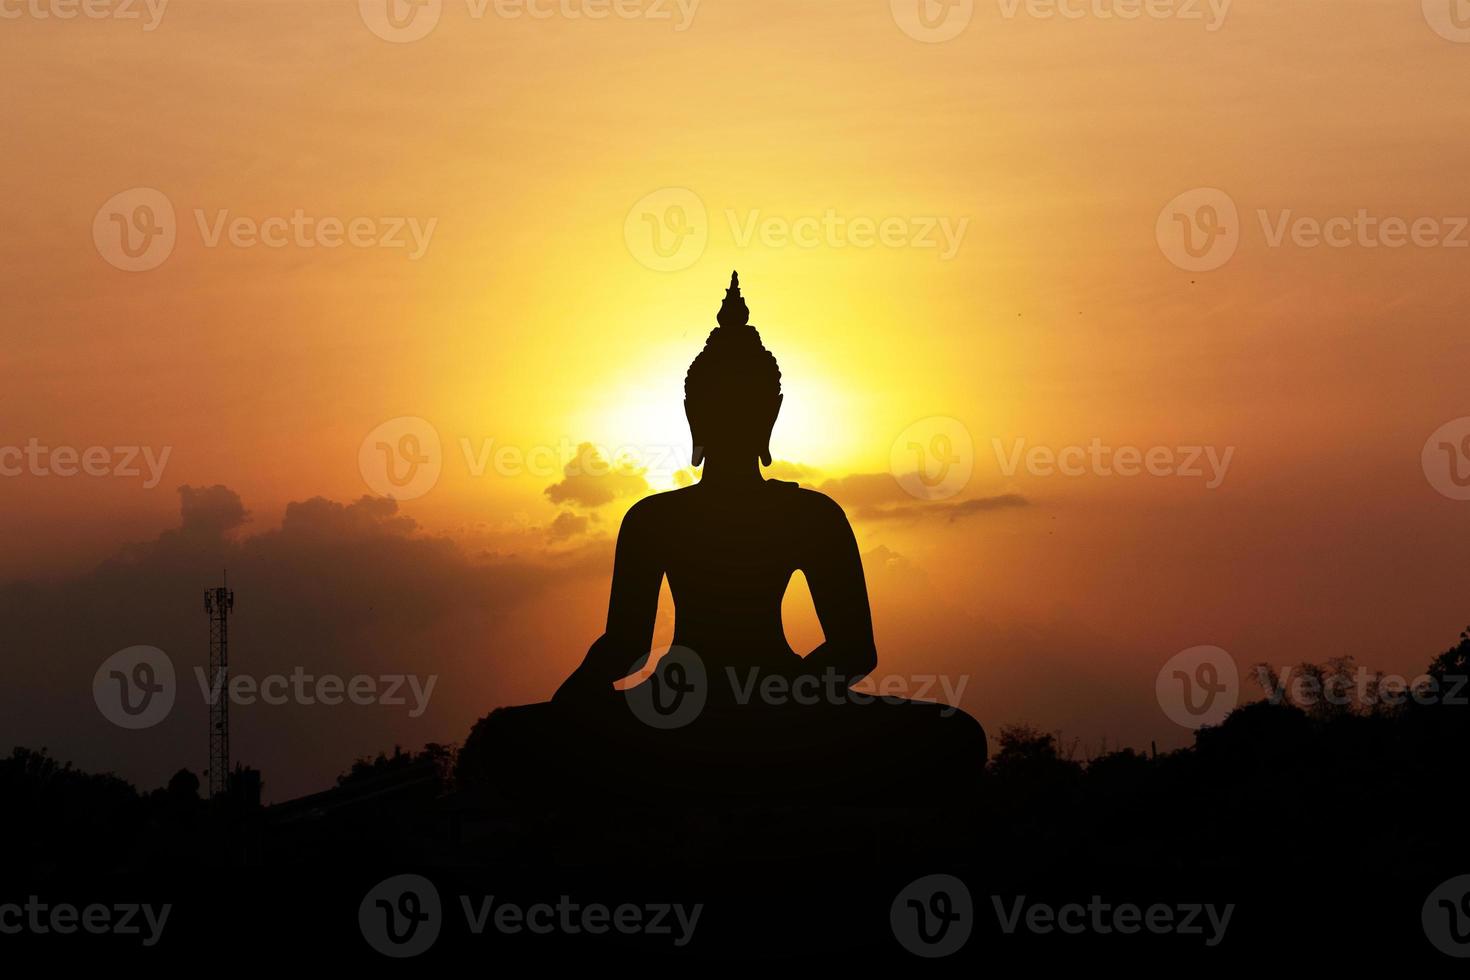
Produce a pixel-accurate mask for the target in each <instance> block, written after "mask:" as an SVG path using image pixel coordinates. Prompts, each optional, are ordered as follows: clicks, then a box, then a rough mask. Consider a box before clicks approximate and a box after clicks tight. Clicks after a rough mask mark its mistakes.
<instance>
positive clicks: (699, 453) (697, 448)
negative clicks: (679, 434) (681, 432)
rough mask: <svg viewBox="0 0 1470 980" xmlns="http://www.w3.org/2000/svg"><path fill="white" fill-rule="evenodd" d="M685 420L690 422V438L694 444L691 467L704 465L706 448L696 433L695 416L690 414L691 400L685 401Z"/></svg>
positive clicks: (690, 456) (690, 459)
mask: <svg viewBox="0 0 1470 980" xmlns="http://www.w3.org/2000/svg"><path fill="white" fill-rule="evenodd" d="M684 418H685V419H686V420H687V421H688V422H689V438H690V439H691V440H692V441H693V442H694V451H693V452H691V453H690V454H689V465H690V466H700V465H702V464H703V463H704V446H703V445H702V444H701V443H702V440H701V439H700V438H699V433H698V432H695V431H694V416H693V415H691V414H690V412H689V399H687V398H686V399H684Z"/></svg>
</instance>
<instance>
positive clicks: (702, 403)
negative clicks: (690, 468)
mask: <svg viewBox="0 0 1470 980" xmlns="http://www.w3.org/2000/svg"><path fill="white" fill-rule="evenodd" d="M781 398H782V396H781V395H780V394H779V393H776V394H770V393H764V394H762V393H757V392H746V393H745V394H744V397H743V398H729V399H718V400H717V399H715V398H713V397H705V394H704V393H700V394H699V395H697V396H696V395H693V394H691V396H690V397H686V398H685V399H684V417H685V418H687V419H688V420H689V437H690V439H691V440H692V441H693V443H694V453H693V456H692V458H691V462H692V463H693V465H695V466H699V465H700V464H702V463H703V462H704V461H705V459H706V458H710V457H714V458H718V459H721V460H725V459H729V460H731V461H738V460H746V459H752V458H756V459H759V460H760V461H761V463H762V464H763V465H765V466H770V465H771V430H772V429H773V428H775V425H776V416H777V415H779V414H780V412H781Z"/></svg>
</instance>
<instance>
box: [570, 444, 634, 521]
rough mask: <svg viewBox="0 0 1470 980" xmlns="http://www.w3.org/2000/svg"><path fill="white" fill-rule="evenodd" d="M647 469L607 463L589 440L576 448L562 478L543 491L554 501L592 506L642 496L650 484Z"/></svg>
mask: <svg viewBox="0 0 1470 980" xmlns="http://www.w3.org/2000/svg"><path fill="white" fill-rule="evenodd" d="M646 472H647V471H646V470H644V469H642V468H639V467H636V466H631V465H627V464H622V463H618V464H613V463H609V462H608V461H607V459H606V458H605V457H604V456H603V455H602V453H601V452H599V451H598V450H597V447H595V446H593V445H592V443H590V442H584V443H582V444H581V445H580V446H578V447H577V455H576V458H574V459H573V460H572V461H571V462H570V463H568V464H567V465H566V467H565V468H564V470H563V479H562V480H561V482H559V483H553V484H552V485H551V486H549V487H547V488H546V490H545V493H546V496H547V497H549V498H550V499H551V502H552V503H553V504H570V505H572V506H574V507H582V508H586V509H591V508H594V507H602V506H604V505H606V504H610V503H612V502H613V501H614V500H616V499H618V498H620V497H641V496H643V495H644V494H646V493H648V492H649V490H650V487H649V485H648V481H647V480H646V479H645V478H644V475H645V473H646Z"/></svg>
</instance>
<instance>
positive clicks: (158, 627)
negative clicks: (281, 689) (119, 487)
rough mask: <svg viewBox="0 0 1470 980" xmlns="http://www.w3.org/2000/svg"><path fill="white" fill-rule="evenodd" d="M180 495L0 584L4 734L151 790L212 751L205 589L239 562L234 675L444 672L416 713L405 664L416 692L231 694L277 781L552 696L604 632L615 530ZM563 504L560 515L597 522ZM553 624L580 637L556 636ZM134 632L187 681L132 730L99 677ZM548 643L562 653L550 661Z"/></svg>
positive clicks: (256, 759) (457, 732)
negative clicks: (64, 572)
mask: <svg viewBox="0 0 1470 980" xmlns="http://www.w3.org/2000/svg"><path fill="white" fill-rule="evenodd" d="M179 502H180V518H179V524H178V526H176V527H174V528H172V529H169V530H166V531H164V532H162V533H161V534H159V535H158V536H157V537H156V538H155V539H154V540H152V541H146V542H141V543H136V544H132V545H129V546H127V547H124V548H122V549H119V550H118V551H117V552H116V553H115V554H114V555H113V556H112V557H111V558H109V559H107V560H106V561H104V562H102V563H101V564H100V565H98V566H97V567H95V568H94V569H92V570H90V571H88V572H85V573H82V574H78V575H74V576H72V577H70V578H63V579H60V580H55V581H45V582H42V581H20V582H13V583H9V584H6V585H0V622H3V623H4V624H5V626H4V631H3V633H0V657H3V662H4V663H5V664H6V676H5V683H4V684H0V749H8V748H9V747H10V746H11V745H28V746H32V747H40V746H42V745H48V746H50V748H51V749H52V751H53V753H54V754H56V755H57V756H59V757H61V758H67V759H72V760H73V761H75V762H76V763H77V764H78V765H81V766H83V767H85V768H88V769H93V770H107V769H111V770H114V771H117V772H118V773H120V774H121V775H123V776H124V777H126V778H128V779H130V780H133V781H134V782H136V783H137V784H139V785H140V786H142V787H144V788H151V787H152V786H156V785H160V784H161V783H162V782H163V781H165V780H166V779H167V778H168V776H169V775H170V774H172V773H173V772H174V771H175V770H177V769H178V768H180V767H181V766H183V767H187V768H190V769H193V770H195V771H198V770H200V769H202V768H203V767H204V765H205V761H206V759H207V751H206V749H207V746H206V743H205V733H206V731H207V721H206V719H207V714H208V705H207V701H206V700H205V696H204V693H203V692H202V691H201V689H200V684H199V680H198V674H197V672H198V671H202V670H203V669H204V667H205V665H206V663H207V655H208V650H207V645H206V639H207V635H208V634H207V632H206V621H205V614H204V610H203V603H202V599H203V593H204V590H205V589H206V588H210V587H213V586H216V585H218V584H219V583H220V581H221V575H222V573H223V572H224V571H225V570H226V569H228V574H229V585H230V588H232V589H234V590H235V593H236V605H235V617H234V621H233V622H232V623H231V630H230V636H231V641H232V651H231V665H232V672H233V673H234V674H235V675H236V676H240V677H250V678H254V679H255V680H256V681H259V680H261V679H262V678H265V677H268V676H271V675H283V676H285V677H288V678H289V677H290V676H292V674H293V673H302V674H305V675H307V676H309V677H321V676H322V675H335V676H338V677H341V678H344V679H351V678H353V677H356V676H365V677H370V678H375V679H376V678H382V677H386V676H389V675H402V676H404V677H414V678H417V679H418V681H419V683H420V684H421V685H422V684H427V683H428V682H429V680H428V679H429V678H431V677H434V678H437V680H436V681H435V682H434V683H435V687H434V688H433V689H432V691H431V695H430V699H429V706H428V710H427V711H426V712H424V713H423V714H422V715H421V716H420V717H418V718H413V717H410V716H409V713H408V712H409V708H410V706H411V705H412V696H411V695H410V694H408V691H409V688H408V682H407V681H405V682H403V687H402V688H401V689H400V693H401V694H405V695H407V697H408V700H409V705H404V706H393V705H385V704H369V705H363V704H353V703H350V702H344V703H341V704H337V705H327V704H322V703H320V702H318V703H315V704H300V703H296V701H295V699H294V698H292V699H291V701H290V703H287V704H284V705H268V704H263V703H260V702H257V703H255V704H252V705H246V706H241V707H239V708H238V709H237V708H235V707H234V705H232V710H231V722H232V727H233V731H232V737H233V742H234V747H235V750H236V755H237V757H238V758H239V759H240V760H242V761H244V762H246V763H247V764H250V765H253V766H257V767H259V768H260V769H261V770H262V772H263V774H264V778H265V782H266V794H267V797H268V798H271V799H283V798H288V797H290V796H294V795H299V794H301V793H304V792H309V791H312V790H315V789H319V788H321V787H322V786H325V785H328V784H330V782H331V780H332V778H333V777H334V776H335V775H336V774H337V773H338V772H339V771H341V770H342V769H343V768H344V767H345V766H347V765H349V764H350V763H351V762H352V760H353V759H354V758H356V757H357V756H359V755H361V754H363V753H367V752H375V751H378V750H380V749H384V748H389V747H391V746H392V745H393V744H395V743H399V744H403V745H417V744H422V743H423V742H425V741H429V740H443V741H452V740H456V739H460V738H462V737H463V736H464V733H465V732H467V731H468V729H469V726H470V724H471V723H472V722H473V721H474V720H475V718H477V717H479V716H480V715H482V714H484V713H485V712H487V711H489V710H490V709H491V708H493V707H495V706H496V704H498V703H506V702H507V701H515V700H521V701H524V700H535V699H537V697H538V696H539V697H544V696H545V694H546V693H548V692H549V690H550V688H551V685H552V683H554V682H553V680H552V677H553V676H554V675H556V674H557V673H558V672H561V671H563V670H565V669H566V668H567V664H566V663H565V662H564V661H567V660H572V659H575V657H576V656H577V655H578V649H577V648H578V647H579V646H580V647H581V648H583V649H585V646H586V645H587V644H588V643H590V642H591V640H592V639H594V638H595V637H596V635H597V630H598V625H597V623H596V622H595V620H596V609H595V604H594V603H591V602H588V601H586V598H585V597H584V595H583V593H585V594H586V595H587V596H590V595H591V594H592V593H593V592H594V591H600V590H601V589H604V588H605V576H606V574H607V572H608V571H609V570H610V567H611V554H610V549H611V546H610V544H609V543H608V542H606V541H605V540H594V541H591V542H587V543H585V544H582V545H573V546H571V547H567V548H563V549H561V550H559V551H549V550H546V548H545V542H546V534H547V531H546V529H545V528H544V527H539V528H538V527H534V526H531V527H528V528H525V529H523V530H521V531H518V532H502V533H501V535H500V537H498V538H494V539H491V538H484V539H483V540H484V541H485V542H486V543H487V544H493V545H494V546H495V547H493V548H492V547H487V548H484V549H475V550H473V551H472V550H471V549H470V548H467V547H466V546H465V545H463V544H461V543H460V542H458V541H456V540H453V539H450V538H447V537H442V536H437V535H432V534H427V533H425V532H424V531H423V530H422V529H421V528H420V527H419V526H418V525H417V523H416V522H415V521H414V520H413V519H412V518H410V517H408V516H406V515H404V514H402V513H401V512H400V511H399V509H398V504H397V503H396V502H395V501H393V500H389V499H385V498H376V497H363V498H361V499H359V500H356V501H352V502H348V503H343V502H339V501H333V500H327V499H324V498H320V497H316V498H312V499H310V500H304V501H297V502H293V503H291V504H290V505H289V506H288V507H287V508H286V511H285V516H284V518H283V520H282V521H281V524H280V526H279V527H278V528H274V529H268V530H265V531H263V532H261V533H257V534H254V535H242V534H241V533H240V529H241V527H242V525H243V524H244V523H245V520H246V517H247V514H248V512H247V511H246V508H245V506H244V504H243V502H242V501H241V500H240V498H239V496H238V495H237V494H235V493H234V491H232V490H230V489H228V488H227V487H223V486H214V487H208V488H193V487H184V488H182V489H181V490H180V501H179ZM563 516H564V517H568V518H569V519H570V520H569V521H563V520H561V519H558V520H559V522H560V526H561V528H562V529H563V530H568V529H569V528H571V527H580V524H578V523H577V522H578V521H579V520H585V518H582V519H578V518H576V517H575V515H563ZM553 527H556V525H553ZM477 543H478V542H477ZM584 605H585V606H587V607H588V608H589V609H590V610H591V612H589V613H587V614H586V615H584V614H583V610H582V606H584ZM584 619H585V620H587V621H586V622H583V620H584ZM558 631H565V632H566V633H567V637H566V640H565V642H562V641H561V640H559V639H557V640H554V641H549V640H548V638H551V637H556V636H557V635H558ZM135 645H149V646H155V647H158V648H159V649H161V650H163V651H164V652H165V653H166V654H167V655H168V657H169V658H170V659H171V661H172V663H173V665H174V669H175V674H176V679H177V680H176V683H177V699H176V702H175V705H174V707H173V709H172V711H171V712H170V713H169V715H168V716H167V718H165V719H164V721H163V722H161V723H160V724H158V725H157V726H156V727H153V728H148V729H143V730H138V731H126V730H124V729H121V728H118V727H115V726H113V725H112V724H111V723H110V722H109V721H107V720H106V719H105V718H104V716H103V715H102V713H101V712H100V711H99V709H98V706H97V705H96V704H95V703H94V700H93V691H92V684H93V677H94V674H95V673H96V671H97V669H98V667H99V665H101V663H102V662H103V661H104V660H105V659H107V658H108V657H109V656H111V655H112V654H113V653H115V652H117V651H119V650H122V649H124V648H127V647H131V646H135ZM553 648H554V649H555V650H556V651H558V653H559V659H558V658H556V657H553V658H551V659H550V661H549V662H548V660H547V659H545V658H546V651H548V650H552V649H553ZM497 692H498V693H497Z"/></svg>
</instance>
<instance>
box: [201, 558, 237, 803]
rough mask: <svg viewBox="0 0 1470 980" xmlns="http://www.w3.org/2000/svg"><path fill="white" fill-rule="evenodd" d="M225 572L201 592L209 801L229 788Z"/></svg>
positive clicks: (230, 601)
mask: <svg viewBox="0 0 1470 980" xmlns="http://www.w3.org/2000/svg"><path fill="white" fill-rule="evenodd" d="M229 581H230V579H229V573H228V572H225V574H224V577H223V579H222V583H223V584H221V585H220V586H219V587H218V588H215V589H205V590H204V611H205V613H207V614H208V615H209V677H210V681H211V684H212V687H213V690H214V692H215V693H214V699H213V700H212V701H210V704H209V795H210V798H211V799H213V798H214V797H216V796H222V795H223V794H224V792H225V791H226V790H227V789H229V781H230V693H229V685H230V614H231V613H232V612H234V611H235V593H233V592H231V591H230V589H229Z"/></svg>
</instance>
